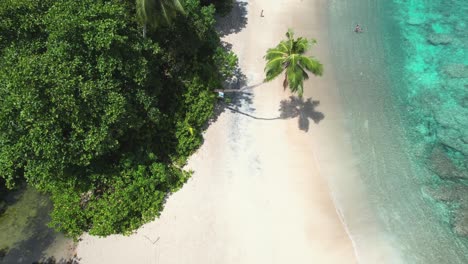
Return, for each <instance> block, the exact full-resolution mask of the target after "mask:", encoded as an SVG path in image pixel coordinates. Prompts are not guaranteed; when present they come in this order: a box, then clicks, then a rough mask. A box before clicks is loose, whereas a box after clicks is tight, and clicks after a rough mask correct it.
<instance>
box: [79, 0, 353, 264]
mask: <svg viewBox="0 0 468 264" xmlns="http://www.w3.org/2000/svg"><path fill="white" fill-rule="evenodd" d="M326 3H327V1H325V0H250V1H248V3H247V2H245V3H238V6H237V8H236V10H234V11H235V12H234V13H233V14H232V16H231V17H228V18H226V19H225V21H224V22H225V23H228V22H236V23H238V22H239V21H238V20H239V19H241V20H242V19H244V22H246V23H245V25H244V26H245V27H243V28H239V29H238V30H233V31H234V32H232V33H231V34H227V35H226V36H225V37H224V41H226V42H228V43H230V44H232V49H233V50H234V51H235V52H236V53H237V54H238V56H239V60H240V65H241V70H242V73H243V74H244V75H245V76H246V81H247V84H246V85H247V86H255V87H253V88H251V89H245V93H243V94H241V95H239V98H240V99H238V100H237V101H239V104H240V102H243V104H242V105H241V106H239V108H238V110H239V111H240V112H243V113H247V114H248V115H250V116H247V115H244V114H242V113H239V112H233V111H230V110H228V109H226V110H225V111H224V112H223V113H222V114H221V115H220V116H219V117H218V118H217V120H216V121H215V122H214V123H213V124H211V125H210V126H209V128H208V130H207V131H206V133H205V135H204V136H205V142H204V144H203V146H202V147H201V148H200V149H199V150H198V151H197V153H195V154H194V155H193V157H192V158H191V159H190V160H189V163H188V166H187V168H188V169H192V170H194V171H195V173H194V174H193V176H192V178H191V179H190V180H189V181H188V182H187V183H186V184H185V185H184V186H183V187H182V189H181V190H179V191H178V192H176V193H174V194H173V195H171V196H170V197H169V199H168V201H167V203H166V206H165V209H164V211H163V212H162V214H161V216H160V218H158V219H156V220H154V221H153V222H151V223H148V224H146V225H144V226H143V227H142V228H140V229H139V230H137V232H136V233H135V234H133V235H131V236H127V237H126V236H121V235H113V236H109V237H106V238H97V237H92V236H89V235H84V236H83V237H82V240H81V241H80V242H79V244H78V246H77V255H78V257H79V258H80V259H81V261H80V263H85V264H94V263H96V264H98V263H99V264H101V263H114V264H118V263H122V264H123V263H142V264H146V263H148V264H150V263H158V264H159V263H164V264H170V263H174V264H176V263H177V264H182V263H197V264H198V263H200V264H201V263H203V264H208V263H216V264H221V263H223V264H224V263H226V264H229V263H233V264H234V263H235V264H244V263H252V264H259V263H297V264H300V263H356V262H357V261H356V256H355V253H354V249H353V245H352V242H351V239H350V238H349V237H348V235H347V232H346V229H345V226H344V225H343V223H342V222H341V221H340V216H339V213H337V210H336V209H335V206H334V203H333V198H332V196H331V192H330V190H329V188H328V184H327V183H328V182H329V181H335V180H337V178H336V177H335V178H333V179H332V178H329V177H330V176H329V175H344V174H350V173H353V172H352V171H349V170H348V169H349V167H351V166H349V167H347V166H343V167H340V168H338V167H334V166H335V165H336V164H340V163H339V162H337V161H336V159H338V160H339V159H341V158H343V157H344V156H346V155H347V156H346V157H344V158H343V159H344V160H346V159H347V157H349V155H351V154H350V153H351V150H350V146H349V143H348V141H347V139H346V137H345V136H343V135H346V133H345V132H344V131H343V130H344V126H343V122H344V121H343V120H344V118H343V112H342V109H341V107H340V104H339V100H338V92H337V89H336V88H334V82H333V75H332V72H330V71H328V69H329V67H327V64H329V63H330V62H329V53H330V51H329V50H328V46H327V34H328V33H327V25H326V24H325V22H324V21H326V19H325V18H324V16H325V15H326V14H327V10H326ZM262 10H263V15H264V16H263V17H261V16H260V13H261V11H262ZM243 11H245V12H246V14H245V16H246V17H244V18H242V14H243ZM241 22H242V21H241ZM242 24H243V23H240V25H241V26H242ZM289 27H291V28H293V29H294V30H295V32H296V35H297V36H304V37H308V38H312V37H313V38H316V39H317V41H318V45H317V46H316V47H314V48H313V49H312V53H313V54H314V55H315V56H316V57H317V58H318V59H319V60H321V61H322V62H323V63H324V65H325V75H324V76H323V77H319V78H316V77H311V79H310V80H309V81H307V82H306V85H305V90H306V92H305V94H304V100H305V103H304V102H300V101H291V99H290V96H291V94H290V93H289V91H284V90H283V88H282V80H281V79H278V80H275V81H273V82H271V83H262V81H263V78H264V73H263V67H264V60H263V55H264V54H265V52H266V50H267V49H268V48H270V47H274V46H275V45H276V44H277V43H278V42H279V41H280V40H281V39H283V38H284V34H285V32H286V31H287V29H288V28H289ZM308 98H312V99H311V101H310V102H309V103H307V99H308ZM315 100H318V101H320V103H317V102H315V103H314V101H315ZM281 101H283V115H284V114H285V113H286V114H289V115H290V116H293V118H287V119H284V118H278V117H280V116H281V114H282V113H281V111H280V110H279V109H280V105H281ZM249 102H250V103H249ZM299 117H302V118H301V119H299ZM269 119H270V120H269ZM298 120H299V121H300V122H298ZM307 121H308V122H309V123H307ZM336 153H339V154H340V155H339V156H338V157H336V156H334V155H336ZM347 179H348V181H351V178H347ZM344 180H346V179H344Z"/></svg>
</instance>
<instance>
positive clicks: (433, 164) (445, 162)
mask: <svg viewBox="0 0 468 264" xmlns="http://www.w3.org/2000/svg"><path fill="white" fill-rule="evenodd" d="M429 167H430V168H431V169H432V170H433V171H434V172H435V173H436V174H437V175H438V176H439V177H441V178H442V179H455V178H465V179H468V172H467V171H466V168H462V167H461V166H457V165H455V164H454V163H453V161H452V160H451V159H450V158H449V157H448V156H447V153H446V152H445V150H444V148H443V147H442V146H437V147H435V148H434V149H433V150H432V153H431V156H430V158H429ZM467 190H468V189H467Z"/></svg>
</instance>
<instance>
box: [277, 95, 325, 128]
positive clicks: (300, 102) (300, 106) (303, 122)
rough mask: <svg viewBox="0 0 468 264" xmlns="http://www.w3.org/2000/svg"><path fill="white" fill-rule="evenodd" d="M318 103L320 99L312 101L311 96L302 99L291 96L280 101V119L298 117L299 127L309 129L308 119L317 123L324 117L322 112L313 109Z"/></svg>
mask: <svg viewBox="0 0 468 264" xmlns="http://www.w3.org/2000/svg"><path fill="white" fill-rule="evenodd" d="M319 105H320V101H313V100H312V98H308V99H306V100H304V99H303V98H299V97H295V96H291V97H289V100H282V101H281V102H280V109H279V110H280V112H281V114H280V117H281V118H282V119H289V118H296V117H298V125H299V129H300V130H302V131H305V132H307V131H309V127H310V121H309V120H310V119H311V120H312V121H314V123H315V124H318V123H319V122H320V121H322V120H323V119H324V118H325V115H324V114H323V113H322V112H319V111H317V110H315V108H316V107H317V106H319Z"/></svg>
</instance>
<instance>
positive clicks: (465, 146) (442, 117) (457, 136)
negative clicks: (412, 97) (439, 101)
mask: <svg viewBox="0 0 468 264" xmlns="http://www.w3.org/2000/svg"><path fill="white" fill-rule="evenodd" d="M435 120H436V122H437V123H438V127H437V138H438V139H439V141H440V142H441V143H442V144H444V145H446V146H448V147H451V148H453V149H455V150H457V151H459V152H461V153H463V154H464V155H465V156H468V109H466V108H464V107H462V106H461V105H458V104H452V105H449V106H446V107H442V108H441V109H439V110H438V111H437V112H436V114H435Z"/></svg>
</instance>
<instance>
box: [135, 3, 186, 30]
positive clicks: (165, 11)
mask: <svg viewBox="0 0 468 264" xmlns="http://www.w3.org/2000/svg"><path fill="white" fill-rule="evenodd" d="M136 10H137V18H138V20H139V22H140V23H141V24H142V25H143V35H145V36H146V30H147V26H149V27H152V28H156V27H158V26H160V25H163V24H169V23H170V22H171V21H172V20H173V19H174V18H175V17H176V16H177V13H184V8H183V7H182V4H181V3H180V1H179V0H136Z"/></svg>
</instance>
